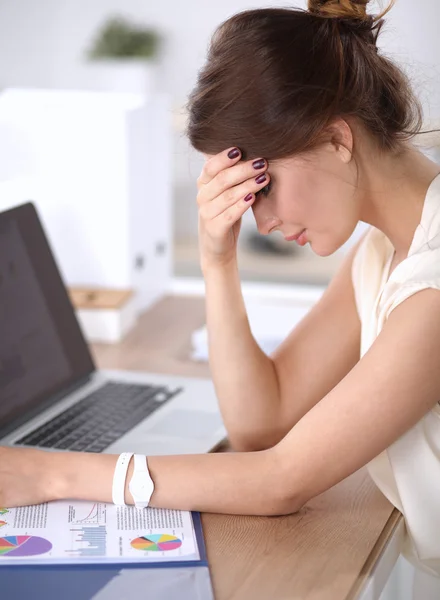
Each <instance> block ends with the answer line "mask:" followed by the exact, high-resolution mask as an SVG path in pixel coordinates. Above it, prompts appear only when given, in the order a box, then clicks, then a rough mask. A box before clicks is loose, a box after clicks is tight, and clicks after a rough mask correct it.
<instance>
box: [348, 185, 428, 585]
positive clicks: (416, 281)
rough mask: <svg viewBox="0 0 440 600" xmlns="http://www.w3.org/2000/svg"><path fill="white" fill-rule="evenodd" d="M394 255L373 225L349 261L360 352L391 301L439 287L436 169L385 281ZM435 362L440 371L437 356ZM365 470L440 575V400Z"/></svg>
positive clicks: (417, 558)
mask: <svg viewBox="0 0 440 600" xmlns="http://www.w3.org/2000/svg"><path fill="white" fill-rule="evenodd" d="M393 254H394V247H393V245H392V244H391V242H390V240H389V239H388V237H387V236H386V235H385V234H384V233H382V232H381V231H380V230H378V229H376V228H375V227H372V228H371V229H370V230H369V231H368V233H367V234H366V236H365V238H364V239H363V240H362V242H361V244H360V246H359V248H358V250H357V252H356V255H355V257H354V260H353V267H352V280H353V287H354V293H355V298H356V306H357V310H358V314H359V318H360V320H361V326H362V328H361V356H363V355H364V354H365V352H367V350H368V348H369V347H370V346H371V344H372V343H373V341H374V340H375V338H376V336H377V335H378V334H379V332H380V331H381V329H382V327H383V325H384V323H385V322H386V320H387V318H388V316H389V315H390V313H391V311H392V310H393V309H394V308H396V306H398V305H399V304H400V303H401V302H403V301H404V300H406V299H407V298H409V297H410V296H412V294H415V293H416V292H419V291H420V290H423V289H425V288H435V289H438V290H440V174H439V175H437V176H436V177H435V178H434V179H433V180H432V182H431V184H430V186H429V188H428V190H427V193H426V197H425V202H424V205H423V210H422V216H421V220H420V223H419V225H418V227H417V229H416V231H415V234H414V237H413V240H412V243H411V246H410V249H409V252H408V256H407V258H406V259H405V260H404V261H402V262H401V263H400V264H398V265H397V267H396V268H395V269H394V271H393V272H392V273H391V275H390V277H389V279H388V281H387V277H388V273H389V270H390V267H391V262H392V259H393ZM439 318H440V314H439ZM438 366H439V369H440V356H439V357H438ZM439 400H440V398H439ZM367 468H368V471H369V473H370V475H371V477H372V478H373V480H374V482H375V483H376V485H377V486H378V487H379V489H380V490H381V491H382V492H383V494H384V495H385V496H386V497H387V498H388V500H389V501H390V502H391V503H392V504H394V506H396V507H397V508H398V509H399V510H400V511H401V512H402V513H403V515H404V517H405V524H406V539H405V545H404V549H403V551H402V552H403V554H404V555H405V556H406V557H407V558H408V559H409V560H410V561H411V562H413V563H414V564H416V565H417V566H418V567H421V568H423V569H424V570H426V571H429V572H431V573H433V572H434V573H436V574H438V575H440V404H437V405H436V406H435V407H434V408H433V409H431V410H430V411H429V412H428V413H427V414H426V415H425V416H424V417H423V418H422V419H421V420H420V421H419V422H418V423H417V424H416V425H415V426H414V427H412V429H410V430H409V431H408V432H406V433H405V434H404V435H403V436H402V437H400V438H399V439H398V440H397V441H396V442H394V443H393V444H392V445H391V446H390V447H389V448H387V449H386V450H385V451H384V452H382V453H381V454H379V456H377V457H376V458H374V459H373V460H372V461H371V462H370V463H369V464H368V465H367Z"/></svg>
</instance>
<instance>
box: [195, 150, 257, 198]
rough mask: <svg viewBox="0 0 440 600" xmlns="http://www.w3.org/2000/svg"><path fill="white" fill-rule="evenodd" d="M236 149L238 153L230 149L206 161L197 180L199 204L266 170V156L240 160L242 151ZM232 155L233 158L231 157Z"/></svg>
mask: <svg viewBox="0 0 440 600" xmlns="http://www.w3.org/2000/svg"><path fill="white" fill-rule="evenodd" d="M235 150H236V152H239V154H238V155H236V152H235V153H234V149H232V150H231V149H229V150H225V151H224V152H220V153H219V154H216V155H215V156H212V157H211V158H210V159H209V160H207V162H206V163H205V165H204V167H203V169H202V172H201V174H200V177H199V178H198V180H197V187H198V190H199V192H198V194H197V203H198V205H199V206H201V205H203V204H204V203H205V202H211V201H212V200H214V199H215V198H217V197H218V196H220V195H221V194H223V193H224V192H226V190H229V188H231V187H233V186H236V185H238V184H240V183H242V182H244V181H246V180H247V179H254V178H256V177H258V175H260V174H262V173H264V172H265V171H266V169H267V161H266V160H265V159H264V158H259V159H255V160H249V161H246V162H245V161H241V162H240V156H241V153H240V151H239V149H237V148H236V149H235ZM231 155H232V156H233V158H230V156H231ZM266 184H267V182H266ZM263 187H264V186H263Z"/></svg>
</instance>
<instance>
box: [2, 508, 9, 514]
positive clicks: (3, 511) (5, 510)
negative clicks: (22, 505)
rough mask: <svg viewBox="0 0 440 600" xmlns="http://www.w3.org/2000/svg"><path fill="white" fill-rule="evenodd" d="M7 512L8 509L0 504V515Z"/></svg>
mask: <svg viewBox="0 0 440 600" xmlns="http://www.w3.org/2000/svg"><path fill="white" fill-rule="evenodd" d="M8 512H9V510H8V509H7V508H3V507H2V506H0V515H5V514H6V513H8Z"/></svg>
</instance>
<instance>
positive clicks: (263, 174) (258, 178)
mask: <svg viewBox="0 0 440 600" xmlns="http://www.w3.org/2000/svg"><path fill="white" fill-rule="evenodd" d="M255 181H256V182H257V183H263V181H266V174H265V173H262V174H261V175H258V177H256V179H255Z"/></svg>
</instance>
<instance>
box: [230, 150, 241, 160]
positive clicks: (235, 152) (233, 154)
mask: <svg viewBox="0 0 440 600" xmlns="http://www.w3.org/2000/svg"><path fill="white" fill-rule="evenodd" d="M239 154H240V150H239V149H238V148H232V150H229V152H228V157H229V158H237V156H238V155H239Z"/></svg>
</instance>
